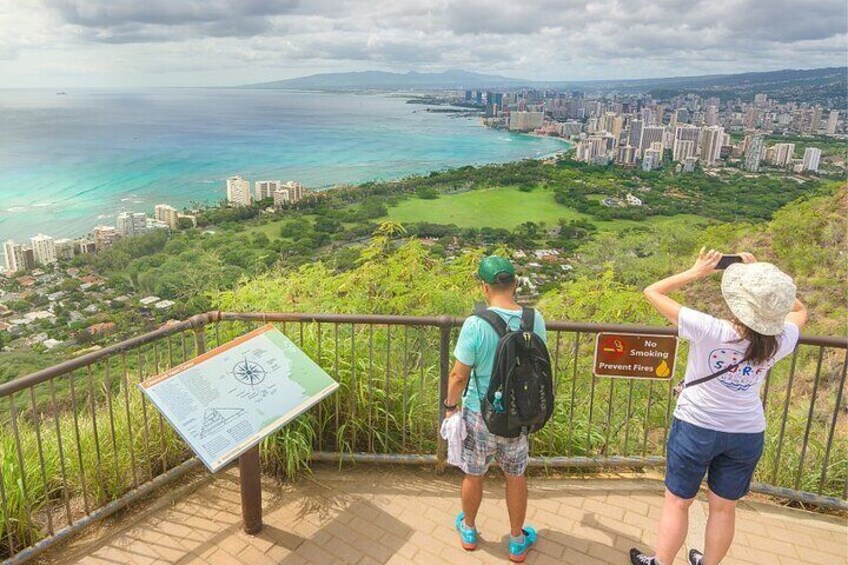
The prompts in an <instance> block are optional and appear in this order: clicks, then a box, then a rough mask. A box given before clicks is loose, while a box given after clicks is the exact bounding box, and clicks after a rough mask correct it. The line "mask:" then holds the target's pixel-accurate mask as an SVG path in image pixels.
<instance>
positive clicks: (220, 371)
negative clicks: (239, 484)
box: [139, 324, 339, 472]
mask: <svg viewBox="0 0 848 565" xmlns="http://www.w3.org/2000/svg"><path fill="white" fill-rule="evenodd" d="M139 387H140V388H141V390H142V391H143V392H144V393H145V394H146V395H147V397H148V398H149V399H150V401H151V402H152V403H153V404H154V405H155V406H156V407H157V408H158V409H159V410H160V411H161V412H162V415H163V416H165V418H166V419H167V420H168V421H169V422H170V423H171V425H172V426H173V427H174V429H176V430H177V433H179V434H180V436H182V438H183V439H184V440H185V441H186V443H188V445H189V446H190V447H191V449H192V450H193V451H194V452H195V453H196V454H197V456H198V457H199V458H200V460H201V461H203V463H204V464H205V465H206V467H207V468H208V469H209V470H210V471H212V472H215V471H217V470H218V469H220V468H221V467H223V466H224V465H226V464H227V463H229V462H230V461H232V460H233V459H235V458H236V457H238V456H239V455H241V454H242V453H244V452H245V451H247V450H248V449H250V448H251V447H253V446H254V445H256V444H257V443H259V442H260V441H261V440H262V438H264V437H265V436H267V435H268V434H270V433H272V432H274V431H276V430H278V429H279V428H281V427H282V426H284V425H285V424H287V423H288V422H290V421H291V420H293V419H294V418H296V417H297V416H299V415H300V414H301V413H303V412H305V411H306V410H308V409H309V408H310V407H311V406H313V405H314V404H316V403H318V402H319V401H320V400H321V399H323V398H325V397H326V396H328V395H330V394H332V393H333V392H334V391H335V390H336V389H337V388H338V387H339V385H338V383H337V382H335V381H334V380H333V379H332V378H330V376H329V375H328V374H327V373H326V372H324V370H323V369H321V367H319V366H318V365H316V364H315V362H313V361H312V359H310V358H309V357H308V356H307V355H306V354H305V353H304V352H303V351H301V350H300V349H299V348H298V347H297V346H296V345H295V344H294V343H292V342H291V341H290V340H289V339H288V338H287V337H286V336H285V335H283V334H282V333H281V332H280V331H279V330H277V329H276V328H275V327H274V326H272V325H270V324H269V325H267V326H265V327H262V328H259V329H257V330H255V331H252V332H250V333H248V334H245V335H243V336H241V337H239V338H236V339H234V340H233V341H231V342H229V343H226V344H224V345H222V346H220V347H216V348H215V349H213V350H211V351H209V352H208V353H204V354H202V355H199V356H198V357H196V358H194V359H192V360H190V361H187V362H185V363H183V364H181V365H179V366H177V367H174V368H173V369H171V370H169V371H167V372H165V373H162V374H160V375H157V376H155V377H151V378H150V379H147V380H146V381H144V382H143V383H141V384H140V385H139Z"/></svg>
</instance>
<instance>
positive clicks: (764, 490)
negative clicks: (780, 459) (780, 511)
mask: <svg viewBox="0 0 848 565" xmlns="http://www.w3.org/2000/svg"><path fill="white" fill-rule="evenodd" d="M751 492H756V493H759V494H765V495H768V496H776V497H778V498H785V499H788V500H794V501H796V502H804V503H807V504H812V505H814V506H819V507H822V508H830V509H833V510H842V511H846V510H848V500H840V499H838V498H836V497H835V496H825V495H822V494H815V493H812V492H804V491H802V490H795V489H791V488H784V487H776V486H773V485H768V484H765V483H751Z"/></svg>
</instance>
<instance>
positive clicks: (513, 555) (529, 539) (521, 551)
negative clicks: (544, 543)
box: [509, 526, 536, 563]
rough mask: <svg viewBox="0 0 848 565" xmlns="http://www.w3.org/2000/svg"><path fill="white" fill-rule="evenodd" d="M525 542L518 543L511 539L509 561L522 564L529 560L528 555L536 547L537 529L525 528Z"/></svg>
mask: <svg viewBox="0 0 848 565" xmlns="http://www.w3.org/2000/svg"><path fill="white" fill-rule="evenodd" d="M522 531H523V532H524V542H523V543H518V542H516V541H513V540H512V538H511V537H510V541H509V560H510V561H512V562H513V563H522V562H523V561H524V560H525V559H527V554H528V553H530V550H531V549H532V548H533V546H534V545H536V529H535V528H533V527H531V526H524V528H522Z"/></svg>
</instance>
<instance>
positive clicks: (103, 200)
mask: <svg viewBox="0 0 848 565" xmlns="http://www.w3.org/2000/svg"><path fill="white" fill-rule="evenodd" d="M564 147H565V144H564V142H562V141H561V140H557V139H550V138H539V137H533V136H528V135H520V134H511V133H507V132H503V131H495V130H491V129H488V128H485V127H483V126H481V125H480V123H479V118H468V117H453V116H451V115H448V114H442V113H429V112H425V111H424V107H423V106H421V105H417V104H406V99H405V98H402V97H397V96H393V95H376V94H352V93H351V94H348V93H338V94H335V93H333V94H331V93H314V92H292V91H275V90H237V89H211V88H191V89H189V88H180V89H176V88H170V89H146V90H131V91H118V90H70V91H68V92H67V93H66V94H65V95H59V94H57V93H56V92H54V91H49V90H15V89H6V90H4V89H0V241H5V240H6V239H9V238H12V239H15V240H17V241H25V240H27V239H28V238H30V237H32V236H34V235H36V234H37V233H46V234H48V235H52V236H54V237H57V238H58V237H75V236H80V235H84V234H86V233H88V232H89V231H90V230H91V228H93V227H94V226H96V225H99V224H107V225H114V223H115V216H116V215H117V214H118V213H119V212H122V211H134V212H147V213H148V214H152V212H153V206H154V205H156V204H160V203H165V204H170V205H172V206H175V207H178V208H182V207H185V206H189V205H190V204H191V203H194V202H205V203H215V202H218V201H220V200H221V199H223V198H224V197H225V195H226V187H225V179H226V178H227V177H229V176H232V175H242V176H243V177H245V178H247V179H248V180H250V181H255V180H261V179H282V180H284V181H285V180H297V181H300V182H301V183H303V184H304V185H305V186H307V187H327V186H331V185H334V184H338V183H360V182H364V181H367V180H379V179H383V180H386V179H394V178H400V177H403V176H407V175H410V174H414V173H425V172H428V171H432V170H439V169H444V168H448V167H456V166H461V165H469V164H483V163H493V162H506V161H514V160H517V159H523V158H527V157H538V156H542V155H545V154H549V153H552V152H555V151H558V150H561V149H563V148H564Z"/></svg>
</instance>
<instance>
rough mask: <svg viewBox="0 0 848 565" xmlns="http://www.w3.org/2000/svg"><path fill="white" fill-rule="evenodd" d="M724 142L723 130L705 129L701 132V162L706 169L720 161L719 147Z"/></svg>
mask: <svg viewBox="0 0 848 565" xmlns="http://www.w3.org/2000/svg"><path fill="white" fill-rule="evenodd" d="M723 141H724V128H722V127H721V126H710V127H705V128H704V129H703V130H702V131H701V161H702V162H703V163H704V166H706V167H714V166H715V165H716V163H718V161H719V159H721V146H722V142H723Z"/></svg>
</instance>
